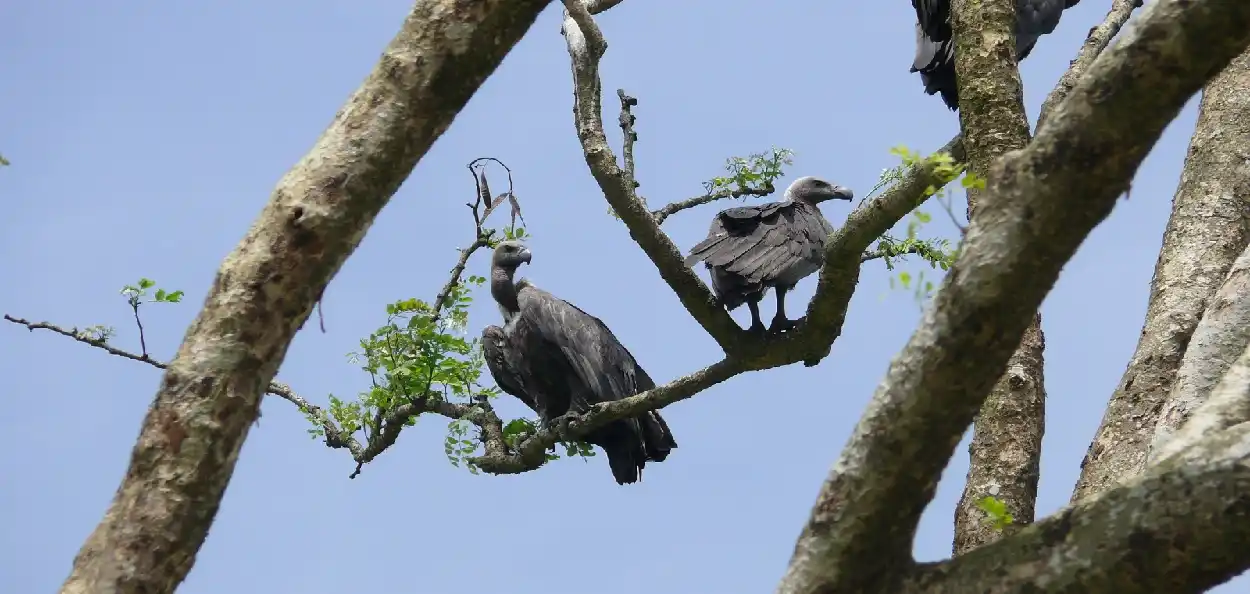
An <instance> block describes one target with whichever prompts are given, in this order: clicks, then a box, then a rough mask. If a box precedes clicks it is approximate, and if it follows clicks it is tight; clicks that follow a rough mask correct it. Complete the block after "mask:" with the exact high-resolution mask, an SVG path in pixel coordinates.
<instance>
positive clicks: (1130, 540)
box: [846, 423, 1250, 594]
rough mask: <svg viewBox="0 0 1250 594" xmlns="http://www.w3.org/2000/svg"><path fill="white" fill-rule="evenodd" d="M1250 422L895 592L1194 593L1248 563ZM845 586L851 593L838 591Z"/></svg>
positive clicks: (925, 571)
mask: <svg viewBox="0 0 1250 594" xmlns="http://www.w3.org/2000/svg"><path fill="white" fill-rule="evenodd" d="M1248 492H1250V423H1242V424H1240V425H1236V426H1233V427H1231V428H1228V429H1226V430H1222V431H1219V432H1218V433H1215V434H1208V435H1207V436H1206V437H1205V438H1204V439H1203V440H1202V441H1201V442H1200V443H1197V444H1195V445H1194V446H1193V447H1190V448H1188V449H1187V450H1185V451H1184V452H1181V453H1180V454H1179V455H1177V456H1175V457H1174V458H1173V459H1170V460H1167V461H1166V462H1165V463H1164V464H1162V465H1160V466H1159V467H1156V468H1151V469H1149V470H1147V471H1146V473H1144V474H1143V475H1142V476H1140V477H1136V478H1134V479H1132V480H1130V481H1129V482H1128V483H1126V484H1124V485H1120V486H1116V487H1114V488H1112V489H1111V490H1109V491H1106V492H1104V493H1102V494H1099V495H1095V496H1093V497H1091V498H1090V499H1088V500H1086V501H1082V502H1080V503H1077V504H1075V505H1073V506H1071V507H1068V508H1066V509H1063V510H1061V511H1059V512H1058V513H1055V514H1054V515H1052V516H1050V517H1047V518H1045V519H1042V520H1039V521H1038V522H1037V523H1036V524H1034V525H1032V526H1030V527H1028V528H1026V529H1024V530H1022V531H1020V532H1019V533H1018V534H1015V535H1013V536H1010V537H1007V538H1004V539H1002V540H1000V541H998V542H995V543H993V544H989V545H986V546H984V547H981V548H979V549H977V550H974V551H971V552H969V553H967V554H965V555H962V556H959V557H956V558H955V559H953V560H949V561H944V562H941V563H933V564H923V565H921V566H919V567H917V568H916V570H915V571H914V572H913V573H912V574H911V575H910V576H908V577H907V578H906V579H905V581H904V583H903V585H902V587H900V588H897V589H896V590H894V591H896V592H900V593H902V594H911V593H917V594H918V593H924V594H966V593H968V592H977V593H979V594H1015V593H1017V592H1035V593H1038V594H1046V593H1055V594H1060V593H1067V592H1115V593H1116V594H1155V593H1158V592H1169V593H1178V594H1180V593H1194V594H1196V593H1198V592H1205V591H1206V590H1208V589H1210V588H1212V587H1214V586H1216V585H1218V584H1220V583H1223V582H1225V581H1228V580H1229V579H1231V578H1232V577H1233V576H1235V575H1237V574H1238V573H1240V572H1241V571H1243V570H1245V569H1246V568H1247V567H1250V523H1248V522H1246V521H1245V517H1246V515H1247V514H1248V513H1250V500H1248V499H1247V498H1246V495H1245V494H1246V493H1248ZM846 591H850V590H846Z"/></svg>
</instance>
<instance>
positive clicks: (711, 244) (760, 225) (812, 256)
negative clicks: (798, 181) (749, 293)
mask: <svg viewBox="0 0 1250 594" xmlns="http://www.w3.org/2000/svg"><path fill="white" fill-rule="evenodd" d="M804 206H805V205H801V204H799V203H797V202H794V201H792V200H786V201H784V202H773V203H770V204H761V205H758V206H745V207H739V208H731V209H728V210H724V211H721V212H720V213H718V214H717V215H716V218H715V219H713V221H712V227H711V229H710V231H709V232H708V237H707V239H704V240H703V241H701V242H699V244H698V245H696V246H694V248H693V249H692V250H691V251H690V256H688V257H687V258H686V265H687V266H692V265H694V263H695V262H698V261H699V260H702V261H704V262H705V263H706V264H707V265H708V266H711V267H714V268H717V269H720V270H723V271H725V272H729V273H731V274H734V275H737V276H739V277H742V278H743V279H744V280H746V281H747V282H748V283H751V284H758V283H765V284H769V283H772V282H775V281H776V280H777V279H779V278H781V277H782V275H784V274H785V273H787V272H788V271H790V270H792V269H794V268H795V267H796V266H798V265H801V264H802V263H804V262H809V263H815V264H817V265H819V263H820V261H821V259H822V258H823V253H822V250H823V249H824V244H825V239H826V237H827V236H828V234H829V233H830V232H832V228H830V227H829V225H828V222H827V221H825V220H824V217H823V216H821V215H820V212H819V211H818V210H816V209H814V208H810V209H809V208H804ZM795 280H797V279H795Z"/></svg>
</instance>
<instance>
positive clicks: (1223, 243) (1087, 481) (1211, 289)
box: [1072, 52, 1250, 501]
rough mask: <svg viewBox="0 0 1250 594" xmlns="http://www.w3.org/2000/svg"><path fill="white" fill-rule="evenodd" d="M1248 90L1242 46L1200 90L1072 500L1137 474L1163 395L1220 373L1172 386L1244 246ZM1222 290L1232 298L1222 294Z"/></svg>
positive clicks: (1249, 66) (1197, 360)
mask: <svg viewBox="0 0 1250 594" xmlns="http://www.w3.org/2000/svg"><path fill="white" fill-rule="evenodd" d="M1248 90H1250V52H1246V53H1243V54H1241V55H1240V56H1238V57H1237V58H1236V59H1234V60H1233V61H1232V62H1231V63H1229V65H1228V67H1227V68H1225V69H1224V70H1223V71H1222V72H1221V73H1220V74H1219V76H1216V77H1215V78H1213V79H1211V82H1210V83H1208V84H1207V86H1206V87H1205V88H1204V89H1203V92H1202V102H1201V103H1200V105H1199V108H1198V123H1197V127H1196V129H1195V131H1194V135H1193V138H1192V139H1191V140H1190V144H1189V153H1188V155H1186V157H1185V167H1184V169H1183V170H1182V173H1181V180H1180V184H1179V185H1178V186H1177V189H1176V196H1175V198H1174V199H1173V202H1172V215H1171V217H1170V218H1169V220H1168V226H1167V230H1166V231H1164V234H1163V247H1162V249H1161V250H1160V253H1159V261H1158V263H1157V264H1155V271H1154V279H1153V281H1152V283H1151V291H1150V302H1149V304H1148V306H1147V309H1146V318H1145V323H1144V324H1143V327H1142V333H1141V338H1140V339H1139V340H1138V343H1137V348H1136V352H1134V353H1133V357H1132V359H1131V360H1130V361H1129V364H1128V368H1127V369H1125V371H1124V375H1123V377H1122V378H1121V379H1120V383H1119V385H1118V386H1117V387H1116V390H1115V392H1114V393H1113V394H1112V396H1111V400H1110V402H1109V403H1108V405H1107V410H1106V412H1105V413H1104V414H1103V418H1102V423H1101V424H1100V426H1099V428H1098V432H1097V434H1096V435H1095V437H1094V439H1093V441H1092V442H1091V443H1090V446H1089V451H1088V452H1087V453H1086V454H1085V460H1084V461H1083V462H1082V463H1081V476H1080V478H1079V480H1078V481H1077V484H1076V488H1075V490H1074V491H1073V493H1072V500H1073V501H1077V500H1080V499H1083V498H1085V497H1088V496H1090V495H1091V494H1093V493H1097V492H1100V491H1102V490H1104V489H1106V488H1108V487H1109V486H1111V485H1112V484H1115V483H1116V482H1119V481H1120V480H1123V479H1124V478H1126V477H1129V476H1132V475H1134V474H1137V473H1138V472H1140V471H1141V469H1142V467H1143V465H1144V464H1145V460H1146V456H1147V451H1148V449H1149V448H1150V443H1151V438H1152V434H1153V433H1154V431H1155V425H1156V423H1157V422H1158V420H1159V416H1160V414H1161V412H1162V411H1163V409H1164V406H1165V403H1166V402H1167V401H1168V399H1169V397H1168V395H1169V394H1175V395H1176V396H1175V397H1177V398H1181V399H1183V400H1190V401H1192V397H1193V395H1194V394H1196V393H1197V392H1196V391H1195V390H1196V389H1197V390H1202V392H1201V393H1203V394H1205V393H1206V390H1207V389H1209V387H1210V386H1211V385H1213V384H1214V382H1215V381H1216V380H1217V379H1218V378H1219V376H1220V374H1221V373H1222V371H1223V369H1220V370H1219V373H1215V374H1214V375H1209V379H1207V380H1205V381H1203V382H1202V383H1203V384H1204V385H1203V386H1202V387H1198V386H1196V385H1194V384H1192V383H1191V384H1190V385H1189V387H1186V388H1183V389H1180V390H1179V391H1176V390H1175V389H1174V386H1175V385H1176V383H1177V372H1178V370H1180V369H1181V368H1182V358H1184V360H1185V365H1188V366H1190V367H1191V368H1192V369H1191V370H1192V371H1198V370H1200V368H1201V367H1202V366H1203V365H1204V361H1205V358H1206V357H1207V356H1208V355H1209V354H1211V353H1210V352H1209V348H1208V346H1207V345H1208V338H1204V337H1200V336H1197V335H1195V330H1196V329H1197V328H1199V327H1200V326H1199V320H1203V319H1204V318H1203V312H1204V311H1206V312H1208V313H1207V315H1208V316H1212V315H1215V316H1217V317H1218V316H1219V315H1220V314H1219V313H1217V312H1216V310H1213V309H1212V308H1211V307H1209V306H1210V305H1212V304H1213V302H1212V297H1213V296H1214V295H1215V293H1216V291H1217V290H1218V289H1219V287H1220V285H1221V283H1224V282H1225V277H1226V276H1227V275H1228V271H1229V268H1230V267H1231V266H1232V265H1233V261H1234V260H1235V259H1236V258H1237V257H1238V254H1240V253H1241V252H1242V250H1243V249H1244V248H1245V247H1246V246H1247V245H1248V244H1250V211H1247V209H1246V196H1247V195H1250V165H1247V159H1248V158H1250V153H1248V152H1247V148H1246V147H1248V146H1250V92H1248ZM1229 298H1236V296H1235V294H1228V295H1226V297H1224V299H1229ZM1202 323H1203V324H1208V325H1209V324H1210V322H1208V321H1205V320H1204V321H1203V322H1202ZM1191 338H1192V339H1191ZM1240 351H1241V349H1240V348H1239V347H1233V348H1231V349H1229V350H1227V351H1226V352H1225V354H1224V355H1223V356H1222V358H1220V359H1219V361H1221V362H1222V365H1224V368H1227V365H1228V364H1229V363H1230V362H1231V361H1232V359H1234V358H1236V356H1237V354H1238V353H1240ZM1214 362H1215V361H1211V363H1214ZM1178 388H1179V386H1178ZM1169 406H1171V405H1169ZM1182 408H1188V407H1187V406H1184V405H1182ZM1179 420H1180V419H1175V420H1174V421H1172V422H1171V423H1175V422H1176V421H1179ZM1176 426H1177V425H1176V424H1171V425H1170V427H1171V428H1175V427H1176ZM1164 431H1167V429H1164Z"/></svg>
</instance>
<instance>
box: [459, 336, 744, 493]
mask: <svg viewBox="0 0 1250 594" xmlns="http://www.w3.org/2000/svg"><path fill="white" fill-rule="evenodd" d="M744 371H746V368H745V367H744V366H743V365H742V364H741V363H739V362H735V361H733V360H729V359H726V360H723V361H720V362H717V363H714V364H712V365H709V366H707V367H705V368H703V369H700V370H699V371H696V372H694V373H692V374H690V375H687V376H684V377H680V378H678V379H675V380H673V381H671V382H669V383H667V384H664V385H662V386H657V387H655V388H652V389H650V390H647V391H646V392H642V393H640V394H636V395H634V396H630V397H628V398H623V399H621V400H615V401H612V402H607V403H599V404H595V405H592V406H591V407H590V409H589V410H588V411H586V412H585V413H582V414H580V415H569V417H570V418H571V421H570V422H569V424H568V429H569V431H568V434H566V435H561V434H560V433H559V432H558V431H556V430H554V429H540V430H539V431H537V432H536V433H534V434H532V435H529V436H527V437H525V438H524V439H523V440H521V441H520V443H519V445H518V446H517V448H516V450H515V451H514V452H504V451H502V450H501V451H498V453H494V452H491V451H490V450H489V449H488V450H487V452H486V454H485V455H483V456H479V457H476V458H472V459H470V460H469V461H470V463H472V464H474V465H476V466H477V467H478V468H481V469H482V470H484V471H486V472H489V473H492V474H517V473H521V472H526V471H529V470H533V469H535V468H538V467H539V466H542V464H543V463H544V462H545V457H544V454H543V452H545V451H546V450H547V448H550V447H551V446H553V445H555V444H556V442H558V441H570V440H574V439H577V438H578V437H581V436H584V435H586V434H587V433H589V432H591V431H593V430H594V429H596V428H598V427H602V426H603V425H606V424H608V423H610V422H612V421H619V420H621V419H625V418H629V417H634V416H638V415H640V414H642V413H644V412H646V411H649V410H656V409H659V408H662V407H665V406H668V405H669V404H672V403H674V402H677V401H679V400H685V399H687V398H690V397H691V396H694V395H695V394H698V393H699V392H702V391H704V390H706V389H708V388H710V387H712V386H714V385H716V384H719V383H721V382H723V381H725V380H727V379H729V378H731V377H733V376H735V375H738V374H740V373H742V372H744Z"/></svg>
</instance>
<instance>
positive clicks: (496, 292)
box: [490, 266, 521, 322]
mask: <svg viewBox="0 0 1250 594" xmlns="http://www.w3.org/2000/svg"><path fill="white" fill-rule="evenodd" d="M514 274H516V269H515V268H514V269H511V270H509V269H505V268H502V267H499V266H495V267H492V268H491V270H490V295H491V297H494V298H495V303H498V304H499V311H500V312H502V313H503V319H504V321H505V322H507V321H508V320H511V319H512V316H515V315H516V314H517V313H519V312H520V311H521V305H520V303H519V302H518V301H517V288H516V284H515V283H513V282H512V276H513V275H514Z"/></svg>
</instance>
